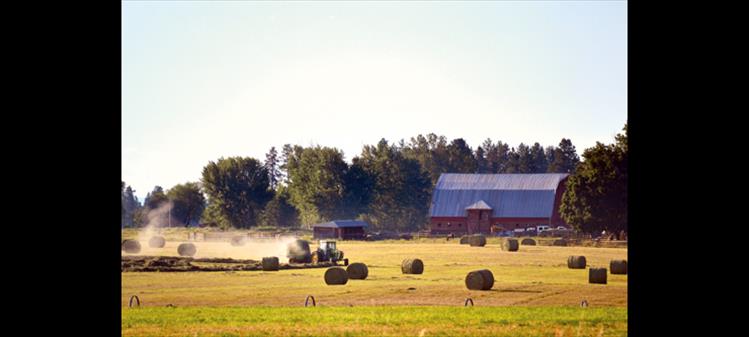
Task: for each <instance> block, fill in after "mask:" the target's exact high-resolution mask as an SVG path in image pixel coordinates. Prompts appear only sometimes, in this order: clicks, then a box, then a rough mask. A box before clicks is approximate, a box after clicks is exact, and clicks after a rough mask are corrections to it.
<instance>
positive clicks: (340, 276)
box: [325, 267, 349, 285]
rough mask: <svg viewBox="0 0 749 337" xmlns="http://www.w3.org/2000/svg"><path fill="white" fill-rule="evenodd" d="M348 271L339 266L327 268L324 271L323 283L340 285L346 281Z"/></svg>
mask: <svg viewBox="0 0 749 337" xmlns="http://www.w3.org/2000/svg"><path fill="white" fill-rule="evenodd" d="M348 279H349V276H348V273H347V272H346V270H345V269H343V268H341V267H333V268H328V270H326V271H325V284H327V285H341V284H346V283H348Z"/></svg>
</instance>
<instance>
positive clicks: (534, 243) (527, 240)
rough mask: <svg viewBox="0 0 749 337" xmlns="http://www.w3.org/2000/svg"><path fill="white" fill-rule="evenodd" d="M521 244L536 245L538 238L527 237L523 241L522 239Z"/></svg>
mask: <svg viewBox="0 0 749 337" xmlns="http://www.w3.org/2000/svg"><path fill="white" fill-rule="evenodd" d="M520 244H521V245H523V246H535V245H536V240H533V239H531V238H525V239H523V241H520Z"/></svg>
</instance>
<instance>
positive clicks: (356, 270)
mask: <svg viewBox="0 0 749 337" xmlns="http://www.w3.org/2000/svg"><path fill="white" fill-rule="evenodd" d="M346 273H348V278H350V279H352V280H364V279H366V278H367V276H368V275H369V268H367V265H366V264H364V263H360V262H354V263H352V264H350V265H348V267H346Z"/></svg>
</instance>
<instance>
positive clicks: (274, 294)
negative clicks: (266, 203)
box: [122, 239, 627, 336]
mask: <svg viewBox="0 0 749 337" xmlns="http://www.w3.org/2000/svg"><path fill="white" fill-rule="evenodd" d="M142 244H143V250H142V251H141V252H140V255H176V247H177V245H178V244H179V242H177V241H167V244H166V246H165V247H164V248H149V247H147V243H146V242H143V243H142ZM195 244H196V245H197V249H198V253H197V255H196V257H211V256H216V257H235V258H253V256H250V255H253V254H256V253H257V252H253V251H252V250H253V248H252V247H251V246H252V244H251V243H250V244H248V245H247V246H243V247H232V246H231V245H230V244H229V243H228V242H225V243H224V242H195ZM312 248H313V249H315V248H316V245H315V244H313V245H312ZM338 248H339V249H341V250H343V251H344V253H345V256H346V257H348V258H349V259H350V262H363V263H365V264H367V266H368V267H369V276H368V277H367V279H366V280H349V282H348V283H347V284H346V285H340V286H327V285H325V282H324V280H323V274H324V273H325V270H326V269H325V268H319V269H302V270H300V269H294V270H281V271H276V272H263V271H246V272H178V273H176V272H175V273H145V272H144V273H136V272H124V273H122V306H123V313H122V332H123V335H124V336H194V335H198V336H253V335H283V336H295V335H393V336H397V335H423V336H435V335H451V336H452V335H469V336H473V335H486V336H503V335H506V336H550V335H555V336H559V335H564V336H599V335H602V336H623V335H626V332H627V308H626V306H627V275H611V274H609V275H608V284H606V285H601V284H588V270H587V269H568V268H567V258H568V257H569V256H570V255H584V256H585V257H586V259H587V262H588V266H593V267H605V268H608V266H609V262H610V261H611V260H613V259H627V249H626V248H591V247H552V246H523V245H521V246H520V250H519V251H517V252H507V251H502V250H501V248H500V244H499V240H496V239H490V240H489V242H488V244H487V245H486V246H485V247H470V246H468V245H460V244H459V243H458V240H457V239H456V240H451V241H449V242H446V241H445V240H437V239H435V240H419V241H384V242H358V241H339V242H338ZM250 252H252V253H250ZM123 254H124V253H123ZM405 258H419V259H421V260H422V261H423V262H424V273H423V274H420V275H404V274H402V273H401V269H400V264H401V262H402V261H403V259H405ZM282 262H286V260H285V258H283V257H282ZM478 269H489V270H491V271H492V273H493V274H494V278H495V284H494V287H493V288H492V289H491V290H489V291H470V290H467V289H466V287H465V283H464V279H465V276H466V274H467V273H468V272H470V271H473V270H478ZM131 295H138V296H139V298H140V299H141V302H142V307H141V308H139V309H130V308H128V307H127V306H128V300H129V299H130V296H131ZM307 295H313V296H315V298H316V300H317V304H318V306H317V307H316V308H304V307H303V305H304V300H305V297H306V296H307ZM467 297H470V298H472V299H473V300H474V303H475V307H473V308H465V307H463V303H464V301H465V299H466V298H467ZM583 299H585V300H587V301H588V303H589V307H588V308H580V302H581V301H582V300H583ZM167 305H172V306H174V307H167Z"/></svg>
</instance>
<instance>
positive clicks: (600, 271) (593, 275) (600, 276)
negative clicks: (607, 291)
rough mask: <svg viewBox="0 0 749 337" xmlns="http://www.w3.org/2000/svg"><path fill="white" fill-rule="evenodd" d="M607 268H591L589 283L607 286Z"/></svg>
mask: <svg viewBox="0 0 749 337" xmlns="http://www.w3.org/2000/svg"><path fill="white" fill-rule="evenodd" d="M607 275H608V271H607V270H606V268H590V271H589V272H588V283H598V284H606V276H607Z"/></svg>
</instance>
